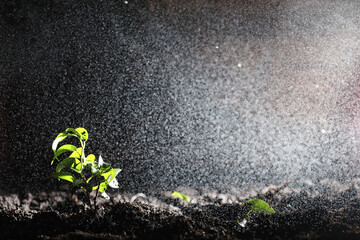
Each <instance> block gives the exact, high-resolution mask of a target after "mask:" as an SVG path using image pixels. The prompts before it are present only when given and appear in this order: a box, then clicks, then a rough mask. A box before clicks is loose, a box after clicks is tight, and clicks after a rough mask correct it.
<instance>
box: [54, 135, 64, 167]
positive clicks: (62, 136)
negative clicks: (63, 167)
mask: <svg viewBox="0 0 360 240" xmlns="http://www.w3.org/2000/svg"><path fill="white" fill-rule="evenodd" d="M67 136H68V134H67V133H66V132H62V133H60V134H59V135H57V137H56V138H55V140H54V141H53V144H52V150H53V151H54V153H55V151H56V148H57V145H58V144H59V142H61V141H62V140H64V139H65V138H66V137H67ZM53 162H54V159H53V160H52V162H51V164H53Z"/></svg>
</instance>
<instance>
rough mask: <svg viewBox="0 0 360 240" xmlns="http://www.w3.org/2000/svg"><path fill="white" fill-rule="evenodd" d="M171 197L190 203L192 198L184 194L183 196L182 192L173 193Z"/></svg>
mask: <svg viewBox="0 0 360 240" xmlns="http://www.w3.org/2000/svg"><path fill="white" fill-rule="evenodd" d="M171 196H172V197H177V198H180V199H182V200H185V201H186V202H190V197H189V196H187V195H184V194H182V193H180V192H176V191H175V192H173V193H172V194H171Z"/></svg>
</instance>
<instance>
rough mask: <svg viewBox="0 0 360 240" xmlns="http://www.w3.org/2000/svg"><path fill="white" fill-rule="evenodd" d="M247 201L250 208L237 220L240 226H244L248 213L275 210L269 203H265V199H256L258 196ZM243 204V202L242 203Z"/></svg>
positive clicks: (248, 217)
mask: <svg viewBox="0 0 360 240" xmlns="http://www.w3.org/2000/svg"><path fill="white" fill-rule="evenodd" d="M247 203H248V204H249V205H250V207H251V208H250V210H249V211H248V212H247V213H246V214H244V215H242V221H241V222H240V221H239V220H238V221H237V222H238V224H239V225H240V226H242V227H245V225H246V223H247V222H248V221H250V213H252V212H255V213H267V214H273V213H275V210H274V209H272V208H271V207H270V205H269V204H267V203H266V202H265V201H263V200H261V199H258V198H252V199H249V200H248V201H247ZM243 205H244V204H243Z"/></svg>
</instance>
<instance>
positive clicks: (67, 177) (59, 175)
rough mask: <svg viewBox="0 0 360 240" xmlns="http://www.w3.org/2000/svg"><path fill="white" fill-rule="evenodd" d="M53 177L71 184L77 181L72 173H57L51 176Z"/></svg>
mask: <svg viewBox="0 0 360 240" xmlns="http://www.w3.org/2000/svg"><path fill="white" fill-rule="evenodd" d="M51 177H53V178H58V179H63V180H66V181H69V182H74V181H75V179H76V178H75V177H74V176H73V175H72V174H71V173H68V172H57V173H54V174H51Z"/></svg>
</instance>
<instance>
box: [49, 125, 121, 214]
mask: <svg viewBox="0 0 360 240" xmlns="http://www.w3.org/2000/svg"><path fill="white" fill-rule="evenodd" d="M67 137H75V138H77V139H78V140H79V141H80V145H81V146H80V147H76V146H74V145H71V144H65V145H62V146H60V147H58V144H59V143H60V142H62V141H63V140H64V139H65V138H67ZM87 140H88V132H87V131H86V129H85V128H76V129H74V128H68V129H66V130H65V131H64V132H61V133H60V134H59V135H58V136H57V137H56V138H55V140H54V141H53V144H52V150H53V151H54V157H53V159H52V161H51V165H52V164H53V163H54V161H55V160H56V161H57V162H58V164H57V166H56V170H55V171H56V172H55V173H54V174H52V175H51V177H53V178H56V179H59V180H60V179H61V180H65V181H68V182H71V183H72V185H73V187H74V188H80V189H82V190H83V191H84V193H85V195H86V197H87V199H88V201H89V204H90V206H91V205H92V204H91V196H90V194H91V193H92V192H93V191H96V193H95V197H94V199H93V201H94V206H95V208H96V199H97V197H98V195H99V193H100V194H101V196H102V197H104V198H106V199H109V196H108V195H107V194H106V193H105V191H106V189H107V188H108V186H109V187H112V188H118V187H119V183H118V181H117V180H116V176H117V175H118V173H119V172H120V171H121V169H119V168H112V167H111V165H110V164H109V163H105V162H104V161H103V159H102V157H101V156H99V159H98V161H96V160H95V155H94V154H89V155H87V156H86V155H85V144H86V141H87ZM64 153H69V156H67V157H65V158H64V157H63V158H62V159H60V158H59V157H62V156H64ZM64 169H65V170H72V172H73V173H74V174H73V173H70V172H67V171H63V170H64Z"/></svg>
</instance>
